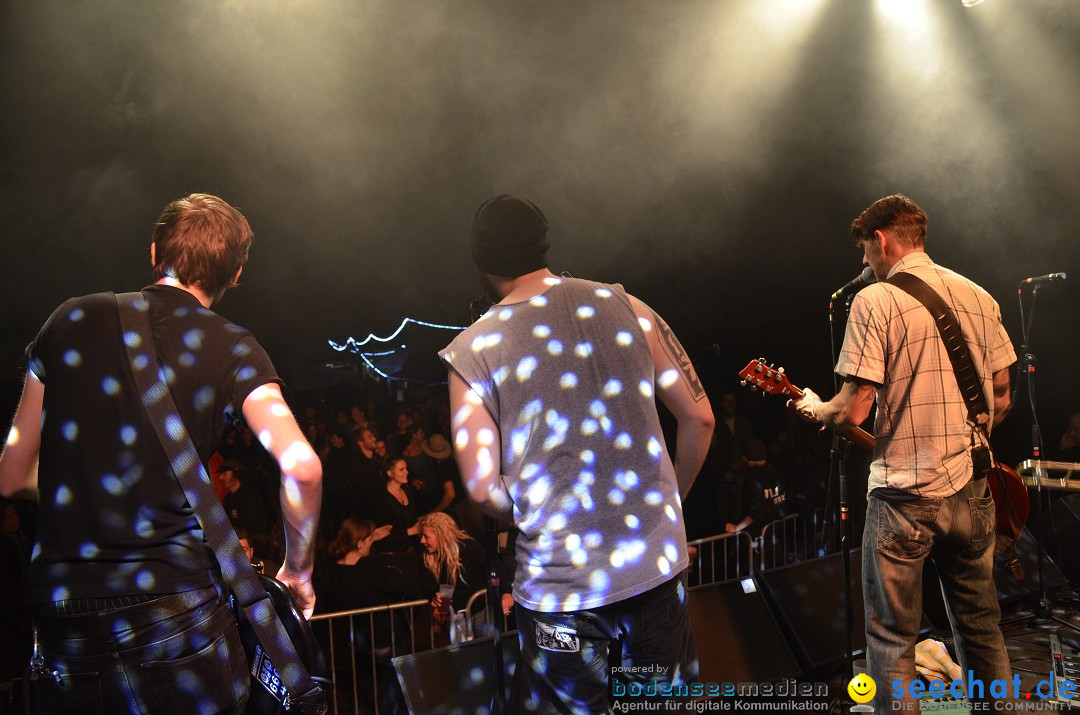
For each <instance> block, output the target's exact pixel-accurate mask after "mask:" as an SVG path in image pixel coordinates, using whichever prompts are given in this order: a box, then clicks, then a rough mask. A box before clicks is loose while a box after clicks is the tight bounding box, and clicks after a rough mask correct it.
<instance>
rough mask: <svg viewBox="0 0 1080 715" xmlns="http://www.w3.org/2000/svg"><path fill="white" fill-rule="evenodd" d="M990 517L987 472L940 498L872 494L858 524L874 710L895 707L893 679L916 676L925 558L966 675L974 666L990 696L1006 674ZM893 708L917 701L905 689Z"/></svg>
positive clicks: (911, 708) (912, 707) (913, 706)
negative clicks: (942, 599) (932, 566)
mask: <svg viewBox="0 0 1080 715" xmlns="http://www.w3.org/2000/svg"><path fill="white" fill-rule="evenodd" d="M883 495H884V496H883ZM994 521H995V519H994V502H993V499H991V497H990V496H989V494H987V488H986V479H985V478H981V479H978V480H972V481H970V482H969V483H968V484H967V485H966V486H964V488H962V489H961V490H960V491H959V492H957V493H956V494H953V495H952V496H950V497H945V498H937V499H931V498H921V497H916V498H907V497H902V496H901V495H889V494H887V493H884V492H879V490H874V492H872V493H871V494H870V498H869V500H868V502H867V506H866V526H865V528H864V530H863V600H864V606H865V610H866V655H867V671H868V673H869V675H870V677H872V678H873V679H874V682H875V683H876V684H877V694H876V695H875V697H874V702H873V706H874V710H875V712H879V713H886V712H893V711H894V710H896V709H897V707H894V700H893V698H892V691H893V686H892V683H893V681H895V680H902V681H903V683H904V692H905V694H906V693H907V692H908V689H909V688H910V686H911V681H912V680H913V679H914V678H915V641H916V639H917V638H918V634H919V625H920V623H921V620H922V573H923V561H925V560H926V558H927V557H932V558H933V559H934V563H935V565H936V566H937V571H938V575H939V577H940V579H941V590H942V593H943V595H944V597H945V606H946V609H947V611H948V614H949V621H950V623H951V625H952V630H953V634H954V636H955V638H956V643H957V644H958V645H959V650H960V654H959V657H960V665H961V667H962V668H963V672H964V678H965V680H966V679H967V673H968V669H971V670H973V671H974V672H975V677H976V678H980V679H982V680H983V682H984V683H985V684H986V692H985V693H984V697H985V698H986V699H989V686H990V681H991V680H994V679H999V680H1001V679H1004V680H1008V679H1009V678H1011V677H1012V671H1011V670H1010V668H1009V658H1008V656H1007V655H1006V653H1005V641H1004V639H1003V638H1002V636H1001V630H1000V629H999V627H998V621H1000V620H1001V611H1000V608H999V606H998V600H997V588H996V587H995V585H994V575H993V568H994V550H993V549H992V548H991V547H992V546H993V544H994ZM946 685H948V684H946ZM991 707H992V706H991ZM899 709H900V710H901V711H903V712H916V713H917V712H918V705H917V703H915V702H914V700H912V699H911V698H910V696H908V697H906V698H904V703H903V704H902V705H900V706H899Z"/></svg>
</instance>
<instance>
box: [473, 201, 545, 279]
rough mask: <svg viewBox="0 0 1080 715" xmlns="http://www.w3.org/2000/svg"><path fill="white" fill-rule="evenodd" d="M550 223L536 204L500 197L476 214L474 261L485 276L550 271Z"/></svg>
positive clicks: (486, 202) (483, 204) (489, 202)
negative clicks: (548, 269) (544, 269)
mask: <svg viewBox="0 0 1080 715" xmlns="http://www.w3.org/2000/svg"><path fill="white" fill-rule="evenodd" d="M547 230H548V221H547V217H546V216H544V212H543V211H541V210H540V209H539V208H537V206H536V204H534V203H533V202H531V201H529V200H528V199H526V198H522V197H521V196H512V195H510V194H499V195H498V196H494V197H492V198H490V199H488V200H487V201H485V202H484V203H482V204H480V208H478V209H477V210H476V216H475V217H474V218H473V227H472V257H473V262H474V263H476V267H477V268H479V269H480V270H481V271H483V272H484V273H490V274H492V275H496V276H505V277H507V278H517V277H519V276H523V275H525V274H526V273H532V272H533V271H538V270H540V269H541V268H547V265H548V260H547V251H548V248H549V246H550V243H549V241H548V238H547Z"/></svg>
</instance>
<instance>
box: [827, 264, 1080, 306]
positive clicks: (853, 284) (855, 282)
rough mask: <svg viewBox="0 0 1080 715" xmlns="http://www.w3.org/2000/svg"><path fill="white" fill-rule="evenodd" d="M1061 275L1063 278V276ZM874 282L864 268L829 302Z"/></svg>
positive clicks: (870, 272)
mask: <svg viewBox="0 0 1080 715" xmlns="http://www.w3.org/2000/svg"><path fill="white" fill-rule="evenodd" d="M1061 275H1062V277H1063V278H1064V276H1065V274H1061ZM876 282H877V278H876V277H875V276H874V269H873V268H871V267H870V266H867V267H866V268H864V269H862V273H860V274H859V275H857V276H855V278H853V279H852V280H850V281H848V282H847V283H845V284H844V285H843V287H842V288H839V289H838V290H837V291H836V292H835V293H833V294H832V297H831V298H829V300H836V299H837V298H843V297H844V296H845V295H847V294H848V293H854V292H856V291H858V290H859V289H861V288H863V287H864V286H868V285H870V284H871V283H876Z"/></svg>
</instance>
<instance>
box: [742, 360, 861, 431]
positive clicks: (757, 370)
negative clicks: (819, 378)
mask: <svg viewBox="0 0 1080 715" xmlns="http://www.w3.org/2000/svg"><path fill="white" fill-rule="evenodd" d="M739 377H741V378H742V381H743V382H742V384H743V385H746V386H747V387H749V388H751V389H753V390H760V391H761V394H763V395H777V396H780V397H789V398H792V399H796V400H797V399H799V398H801V397H802V396H803V394H804V393H803V391H802V390H801V389H800V388H798V387H796V386H795V385H793V384H792V383H791V381H790V380H788V378H787V375H785V374H784V369H783V368H774V367H773V366H772V365H768V364H766V362H765V359H764V358H758V359H757V360H751V361H750V363H749V364H748V365H747V366H746V367H744V368H743V369H742V370H740V371H739ZM839 429H840V433H841V434H843V435H844V436H845V437H847V438H848V439H850V440H851V441H852V442H854V443H855V444H856V445H858V446H859V447H861V448H862V449H865V450H866V451H867V452H873V451H874V445H875V441H874V437H873V436H872V435H871V434H870V433H868V432H867V431H866V430H863V429H860V428H859V427H841V428H839Z"/></svg>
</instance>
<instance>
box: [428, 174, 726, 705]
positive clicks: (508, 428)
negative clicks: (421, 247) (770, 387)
mask: <svg viewBox="0 0 1080 715" xmlns="http://www.w3.org/2000/svg"><path fill="white" fill-rule="evenodd" d="M547 232H548V221H547V218H546V217H545V216H544V213H543V212H542V211H541V210H540V209H539V208H538V207H537V206H536V205H535V204H534V203H532V202H531V201H529V200H527V199H524V198H522V197H519V196H511V195H508V194H501V195H499V196H495V197H493V198H491V199H489V200H488V201H485V202H484V203H483V204H481V206H480V208H479V209H478V210H477V211H476V215H475V217H474V220H473V227H472V241H471V249H472V256H473V260H474V262H475V263H476V267H477V271H478V274H479V278H480V283H481V284H482V285H483V287H484V290H485V291H486V292H487V294H488V295H489V297H490V298H491V299H492V300H493V301H495V305H494V306H493V307H492V308H491V309H490V310H488V312H487V313H485V314H484V316H483V317H481V318H480V319H479V320H477V321H476V323H474V324H473V325H472V326H470V327H469V328H468V329H466V330H465V331H463V332H462V333H461V334H460V335H459V336H458V337H457V338H456V339H455V340H454V341H453V342H452V343H451V344H450V345H449V346H448V347H447V348H445V349H444V350H443V351H442V352H441V353H440V356H441V357H442V359H443V360H444V362H446V364H447V366H448V368H449V373H450V399H451V407H452V410H453V415H454V418H453V420H454V421H453V425H452V428H453V432H454V434H453V437H454V448H455V453H456V456H457V460H458V465H459V466H460V467H461V475H462V482H463V483H464V485H465V487H466V490H467V492H468V494H469V496H470V498H471V499H472V500H473V501H474V502H475V503H477V504H478V505H479V506H480V508H481V509H483V510H484V511H486V512H488V513H489V514H491V515H493V516H496V517H498V518H501V519H504V520H508V521H509V520H512V521H513V522H514V523H515V525H516V526H517V527H518V529H519V535H518V537H517V542H516V562H517V567H516V573H515V577H514V585H513V594H514V600H515V602H516V604H517V605H518V609H519V611H518V616H517V622H518V633H519V639H520V646H521V654H522V658H521V663H520V665H519V667H521V669H522V671H523V674H524V685H525V688H524V691H525V692H523V693H520V698H518V700H519V702H516V703H515V706H516V707H517V708H518V709H523V710H527V711H536V712H560V713H564V712H575V713H578V712H590V713H592V712H595V713H604V712H608V708H609V700H610V699H612V698H614V697H615V696H617V695H620V694H634V693H642V692H648V693H656V694H658V695H660V696H661V697H665V696H672V695H676V694H685V693H686V692H687V691H688V690H689V686H690V685H691V684H692V683H694V682H696V680H697V677H698V667H697V657H696V652H695V648H694V642H693V638H692V636H691V633H690V624H689V614H688V610H687V599H686V582H685V578H684V572H685V569H686V567H687V565H688V560H687V550H686V535H685V526H684V524H683V517H682V502H681V499H682V497H685V496H686V494H687V493H688V492H689V490H690V486H691V485H692V484H693V481H694V478H695V477H696V476H697V473H698V470H699V469H700V468H701V464H702V462H703V461H704V458H705V453H706V451H707V449H708V445H709V439H710V437H711V435H712V429H713V422H714V418H713V414H712V408H711V407H710V405H709V400H708V398H707V397H706V395H705V391H704V389H702V386H701V382H700V380H699V379H698V376H697V374H696V373H695V371H694V368H693V365H692V364H691V362H690V359H689V358H688V357H687V355H686V353H685V351H684V350H683V348H682V346H681V345H680V344H679V341H678V340H677V339H676V338H675V336H674V334H673V333H672V332H671V329H670V328H669V327H668V326H667V323H665V322H664V321H663V319H662V318H660V316H658V315H657V314H656V313H654V312H653V311H652V310H651V309H650V308H649V307H648V306H646V305H645V304H644V303H642V302H641V301H640V300H638V299H637V298H634V297H633V296H631V295H629V294H628V293H626V292H625V291H624V290H623V288H622V286H620V285H617V284H603V283H594V282H592V281H587V280H581V279H576V278H569V277H561V276H557V275H555V274H554V273H552V272H551V271H550V270H549V269H548V258H547V252H548V248H549V241H548V237H547ZM656 397H659V398H660V400H661V401H662V402H663V403H664V405H665V406H666V407H667V408H668V409H669V410H670V411H671V412H672V414H673V415H674V416H675V418H676V419H677V421H678V435H677V440H676V453H677V458H676V460H675V461H674V462H673V461H672V459H671V457H670V456H669V454H668V451H667V447H666V445H665V443H664V438H663V434H662V432H661V429H660V421H659V417H658V414H657V407H656ZM610 648H618V649H619V650H620V652H621V666H620V667H619V668H617V669H615V672H611V671H609V669H608V665H607V663H608V657H607V655H608V652H609V649H610Z"/></svg>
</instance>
